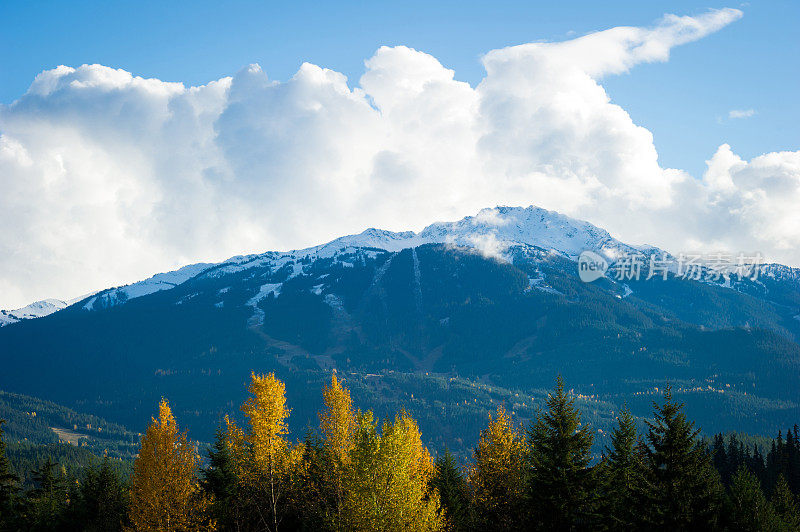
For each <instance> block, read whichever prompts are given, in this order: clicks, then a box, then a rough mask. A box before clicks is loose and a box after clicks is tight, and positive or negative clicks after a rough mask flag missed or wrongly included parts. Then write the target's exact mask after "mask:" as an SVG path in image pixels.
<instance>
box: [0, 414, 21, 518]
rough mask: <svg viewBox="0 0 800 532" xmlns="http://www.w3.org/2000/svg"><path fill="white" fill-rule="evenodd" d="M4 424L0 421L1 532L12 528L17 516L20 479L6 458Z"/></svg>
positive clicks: (2, 420) (3, 420)
mask: <svg viewBox="0 0 800 532" xmlns="http://www.w3.org/2000/svg"><path fill="white" fill-rule="evenodd" d="M3 423H5V419H0V530H5V529H6V528H7V527H8V528H10V526H11V525H10V523H11V520H12V518H13V517H14V515H15V511H16V502H17V492H18V491H19V477H18V476H17V475H16V473H14V471H13V470H12V469H11V463H10V462H9V461H8V456H6V442H5V439H4V438H3Z"/></svg>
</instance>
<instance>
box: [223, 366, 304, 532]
mask: <svg viewBox="0 0 800 532" xmlns="http://www.w3.org/2000/svg"><path fill="white" fill-rule="evenodd" d="M248 391H249V392H250V394H251V396H250V397H249V398H248V399H247V400H246V401H245V402H244V404H243V405H242V412H244V415H245V416H246V417H247V418H248V421H249V422H250V431H249V432H247V433H245V432H243V431H242V430H241V429H239V428H238V427H237V426H236V425H235V424H234V423H233V422H231V421H230V420H227V418H226V421H227V425H228V441H229V446H230V450H231V455H232V456H233V457H234V461H235V464H236V469H237V476H238V478H239V479H240V482H241V483H242V484H243V488H244V489H243V492H244V493H246V494H247V495H248V496H249V498H250V503H251V504H252V505H253V506H254V507H255V508H256V510H257V514H258V515H260V516H262V517H261V521H262V522H261V525H263V526H264V527H266V528H267V529H270V530H278V526H279V525H280V522H281V520H282V519H283V517H284V514H285V510H286V506H287V503H288V492H289V490H290V488H291V484H292V481H293V477H294V476H295V475H296V473H297V471H298V469H299V467H300V464H301V462H302V456H303V446H302V445H301V444H298V445H294V446H293V445H291V444H290V443H289V442H288V441H287V440H286V438H285V437H284V435H286V434H287V433H288V432H289V429H288V426H287V424H286V418H288V417H289V412H290V411H289V409H287V408H286V386H285V385H284V383H283V382H281V381H280V380H278V379H276V378H275V374H274V373H269V374H267V375H256V374H255V373H253V374H252V375H251V379H250V387H249V388H248Z"/></svg>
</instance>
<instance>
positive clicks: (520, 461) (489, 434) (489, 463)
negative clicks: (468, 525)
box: [469, 406, 525, 529]
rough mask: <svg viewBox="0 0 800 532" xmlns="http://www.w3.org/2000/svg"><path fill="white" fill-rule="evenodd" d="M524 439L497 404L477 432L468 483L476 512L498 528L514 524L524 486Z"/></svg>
mask: <svg viewBox="0 0 800 532" xmlns="http://www.w3.org/2000/svg"><path fill="white" fill-rule="evenodd" d="M524 462H525V442H524V440H523V436H522V434H520V432H519V430H517V429H516V428H515V427H514V425H513V424H512V421H511V417H510V416H508V414H506V411H505V409H504V408H503V407H502V406H501V407H500V408H498V409H497V414H496V415H495V417H494V418H493V417H492V416H491V414H490V415H489V425H488V426H487V427H486V428H485V429H484V430H483V431H481V434H480V438H479V440H478V445H477V447H476V448H475V451H474V453H473V465H472V467H471V468H470V471H469V482H470V484H471V485H472V487H473V490H474V498H475V499H474V501H475V506H476V508H478V509H479V513H480V514H482V515H485V516H488V518H489V519H490V520H492V521H493V522H494V523H493V524H494V526H495V527H498V528H500V529H502V528H504V527H511V528H513V526H514V519H515V516H517V515H518V512H517V510H518V509H517V508H513V507H512V506H513V505H514V504H515V501H521V500H522V498H523V495H524V486H525V478H524V474H525V468H524Z"/></svg>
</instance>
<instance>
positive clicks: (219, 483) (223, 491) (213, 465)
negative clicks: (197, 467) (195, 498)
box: [201, 427, 245, 530]
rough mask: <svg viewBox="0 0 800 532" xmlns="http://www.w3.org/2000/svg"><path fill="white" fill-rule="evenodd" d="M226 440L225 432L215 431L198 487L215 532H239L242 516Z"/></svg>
mask: <svg viewBox="0 0 800 532" xmlns="http://www.w3.org/2000/svg"><path fill="white" fill-rule="evenodd" d="M226 428H227V427H226ZM227 436H228V432H227V430H222V429H221V428H218V429H217V432H216V438H215V440H214V445H213V446H212V447H211V448H210V449H209V450H208V467H207V468H206V469H204V470H203V480H202V483H201V484H202V486H203V489H204V490H205V491H206V493H208V495H209V499H210V500H211V507H210V510H211V513H212V515H213V516H214V519H215V520H216V522H217V525H218V526H219V528H220V529H221V530H243V529H244V528H245V526H244V521H245V512H244V510H243V507H242V506H243V505H242V498H241V493H240V489H239V478H238V476H237V474H236V465H235V463H234V459H233V456H232V453H231V448H230V444H229V442H228V437H227Z"/></svg>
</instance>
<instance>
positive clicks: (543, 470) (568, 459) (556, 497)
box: [528, 375, 595, 530]
mask: <svg viewBox="0 0 800 532" xmlns="http://www.w3.org/2000/svg"><path fill="white" fill-rule="evenodd" d="M528 438H529V442H530V443H529V449H530V451H529V455H528V459H529V468H530V472H529V475H530V482H529V487H528V498H529V500H530V503H531V511H532V515H533V522H534V523H536V524H537V528H544V529H555V530H573V529H576V528H587V527H588V526H589V523H590V522H591V521H592V519H593V517H594V512H595V498H594V497H595V478H594V477H595V475H594V472H593V470H592V469H591V468H590V467H589V461H590V458H591V456H590V449H591V447H592V441H593V438H592V434H591V432H590V431H589V428H588V427H586V426H581V417H580V412H578V410H577V409H576V408H575V400H574V398H572V397H570V396H569V394H568V393H567V392H566V391H565V390H564V381H563V379H562V378H561V376H560V375H559V377H558V380H557V382H556V388H555V390H554V392H553V393H551V394H550V395H549V397H548V399H547V411H544V412H540V413H539V415H538V416H537V420H536V423H535V424H534V425H533V426H532V427H531V428H530V429H529V431H528Z"/></svg>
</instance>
